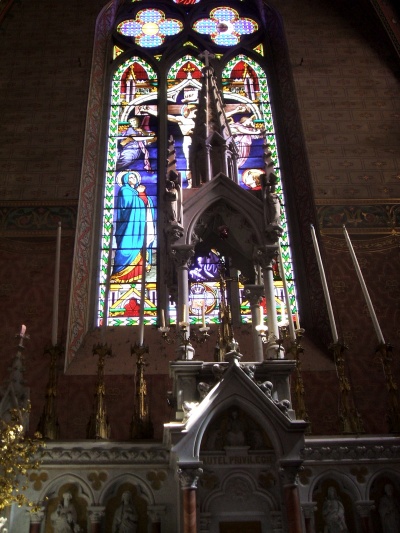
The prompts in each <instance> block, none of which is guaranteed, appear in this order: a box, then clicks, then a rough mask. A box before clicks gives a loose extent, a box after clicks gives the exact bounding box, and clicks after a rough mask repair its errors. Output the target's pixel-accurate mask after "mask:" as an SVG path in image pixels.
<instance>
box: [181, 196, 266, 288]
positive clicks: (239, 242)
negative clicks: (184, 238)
mask: <svg viewBox="0 0 400 533" xmlns="http://www.w3.org/2000/svg"><path fill="white" fill-rule="evenodd" d="M224 232H227V233H228V238H227V239H222V238H221V234H222V233H224ZM192 242H193V243H197V244H196V246H195V255H201V256H202V255H206V254H207V253H209V251H210V250H211V249H212V248H216V249H218V251H219V253H220V254H221V255H223V256H225V257H231V258H233V264H232V266H234V267H235V268H237V269H238V270H240V271H241V273H242V274H243V275H244V276H245V277H246V279H249V280H250V281H249V282H250V283H254V279H253V278H254V267H253V261H252V256H253V252H254V249H255V248H256V246H257V245H258V243H257V238H256V235H255V232H254V228H253V227H252V225H251V223H250V220H249V217H247V216H245V215H244V214H243V213H241V212H239V211H238V210H236V209H234V208H233V207H232V206H230V205H229V204H228V203H227V202H226V201H225V200H222V199H220V200H218V201H216V202H214V203H213V204H212V205H211V206H209V207H208V208H207V209H206V210H205V211H203V213H202V214H201V215H200V217H199V218H198V220H197V224H196V226H195V227H194V232H193V233H192Z"/></svg>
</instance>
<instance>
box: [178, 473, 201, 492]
mask: <svg viewBox="0 0 400 533" xmlns="http://www.w3.org/2000/svg"><path fill="white" fill-rule="evenodd" d="M202 474H203V469H202V468H196V467H195V468H179V469H178V477H179V482H180V484H181V488H182V489H183V490H187V489H197V483H198V481H199V479H200V477H201V475H202Z"/></svg>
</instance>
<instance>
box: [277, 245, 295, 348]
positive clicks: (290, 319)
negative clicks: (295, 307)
mask: <svg viewBox="0 0 400 533" xmlns="http://www.w3.org/2000/svg"><path fill="white" fill-rule="evenodd" d="M278 244H279V250H278V251H279V265H278V266H279V270H280V274H281V278H282V283H283V290H284V293H285V300H286V310H287V315H288V322H289V336H290V340H291V341H295V340H296V333H295V331H294V325H293V316H292V310H291V308H290V300H289V290H288V286H287V281H286V276H285V269H284V268H283V258H282V248H281V243H278ZM284 312H285V311H284V307H283V305H282V320H283V314H284Z"/></svg>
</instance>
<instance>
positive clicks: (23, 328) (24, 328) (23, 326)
mask: <svg viewBox="0 0 400 533" xmlns="http://www.w3.org/2000/svg"><path fill="white" fill-rule="evenodd" d="M25 331H26V326H25V324H22V326H21V332H20V334H19V335H20V337H23V336H24V335H25Z"/></svg>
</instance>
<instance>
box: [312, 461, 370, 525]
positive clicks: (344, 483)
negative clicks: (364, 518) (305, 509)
mask: <svg viewBox="0 0 400 533" xmlns="http://www.w3.org/2000/svg"><path fill="white" fill-rule="evenodd" d="M330 487H334V489H335V490H336V493H337V496H338V498H339V499H340V501H341V502H342V504H343V506H344V509H345V518H346V524H347V528H348V530H349V531H358V529H357V526H356V524H358V523H359V516H357V512H356V506H355V502H357V501H359V500H361V499H362V495H361V492H360V488H359V486H358V485H357V484H356V483H355V482H354V480H353V479H352V478H351V477H350V475H348V474H347V473H344V472H341V471H338V470H333V469H332V470H328V471H325V472H324V473H323V474H322V475H320V476H318V477H316V478H315V480H314V482H313V483H312V486H311V487H310V496H311V500H310V501H313V502H316V504H317V510H316V513H315V523H316V530H317V531H319V530H321V531H323V524H324V520H323V506H324V501H325V500H326V498H327V494H328V490H329V488H330Z"/></svg>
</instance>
